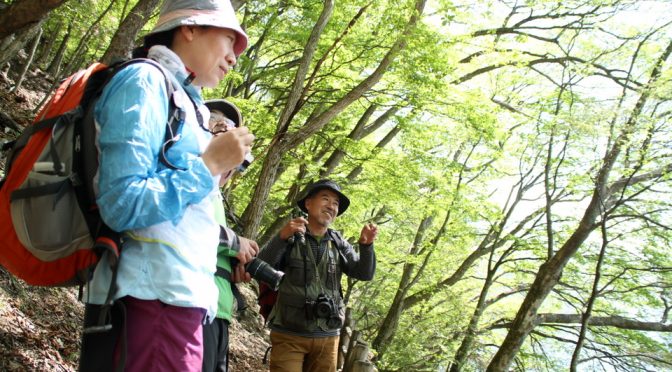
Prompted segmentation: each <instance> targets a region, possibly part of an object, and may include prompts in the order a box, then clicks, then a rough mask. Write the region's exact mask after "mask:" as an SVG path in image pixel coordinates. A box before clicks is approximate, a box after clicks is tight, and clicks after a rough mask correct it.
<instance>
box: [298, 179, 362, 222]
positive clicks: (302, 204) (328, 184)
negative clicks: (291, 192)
mask: <svg viewBox="0 0 672 372" xmlns="http://www.w3.org/2000/svg"><path fill="white" fill-rule="evenodd" d="M325 189H326V190H331V191H333V192H335V193H336V195H338V214H337V216H340V215H341V214H343V213H345V211H346V210H347V209H348V207H349V206H350V199H348V197H347V196H345V195H344V194H343V193H342V192H341V188H340V187H339V186H338V184H336V182H334V181H331V180H319V181H317V182H315V183H314V184H312V185H311V186H310V189H309V190H308V192H307V193H306V196H304V197H303V198H302V199H301V200H299V201H297V202H296V205H298V206H299V208H301V210H302V211H304V212H306V213H308V210H307V209H306V199H308V198H310V197H311V196H313V195H315V194H316V193H317V192H318V191H320V190H325Z"/></svg>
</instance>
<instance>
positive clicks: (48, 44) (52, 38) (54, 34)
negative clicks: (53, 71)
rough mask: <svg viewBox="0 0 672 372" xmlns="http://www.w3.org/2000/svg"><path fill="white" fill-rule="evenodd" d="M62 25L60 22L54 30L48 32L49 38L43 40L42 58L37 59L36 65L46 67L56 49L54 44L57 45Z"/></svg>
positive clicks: (41, 47)
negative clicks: (48, 59)
mask: <svg viewBox="0 0 672 372" xmlns="http://www.w3.org/2000/svg"><path fill="white" fill-rule="evenodd" d="M62 25H63V23H62V21H60V20H59V22H58V24H57V25H56V26H55V27H54V28H53V29H52V30H47V37H46V38H45V39H43V40H44V41H43V42H42V43H41V44H42V45H41V46H40V56H39V57H37V60H36V61H35V64H37V65H38V66H40V67H42V66H44V64H45V63H46V61H47V58H49V55H50V54H51V51H52V50H53V48H54V44H56V39H57V38H58V33H59V30H60V29H61V26H62Z"/></svg>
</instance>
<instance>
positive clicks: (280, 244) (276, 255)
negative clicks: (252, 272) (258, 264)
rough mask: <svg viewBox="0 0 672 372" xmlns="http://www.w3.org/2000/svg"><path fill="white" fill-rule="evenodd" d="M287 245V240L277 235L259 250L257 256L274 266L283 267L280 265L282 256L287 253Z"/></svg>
mask: <svg viewBox="0 0 672 372" xmlns="http://www.w3.org/2000/svg"><path fill="white" fill-rule="evenodd" d="M287 247H288V244H287V242H286V241H284V240H282V239H280V236H277V235H276V236H275V237H274V238H273V239H271V241H269V242H268V243H267V244H266V245H265V246H264V247H263V248H262V249H261V250H260V251H259V255H257V257H258V258H259V259H261V260H262V261H264V262H266V263H267V264H269V265H271V266H273V267H274V268H276V269H281V268H280V267H278V265H279V263H280V260H281V259H282V256H283V255H284V254H285V251H286V250H287Z"/></svg>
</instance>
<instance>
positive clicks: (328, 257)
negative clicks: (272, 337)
mask: <svg viewBox="0 0 672 372" xmlns="http://www.w3.org/2000/svg"><path fill="white" fill-rule="evenodd" d="M318 244H319V243H318ZM304 262H305V265H304ZM316 270H317V274H316ZM283 271H284V272H285V277H284V279H283V281H282V283H281V284H280V289H279V290H278V300H277V303H276V304H275V306H274V307H273V311H271V314H270V316H269V318H270V321H269V323H270V324H272V325H273V326H277V327H279V328H282V329H287V330H290V331H293V332H299V333H312V332H320V331H325V332H327V331H334V330H338V329H340V327H337V328H333V327H329V326H328V325H327V318H322V317H318V316H317V315H316V311H315V301H316V300H317V299H318V296H320V295H326V298H329V299H333V307H334V308H335V309H336V312H337V314H338V317H339V318H340V321H341V322H342V321H343V319H344V318H345V306H344V304H343V299H342V298H341V293H340V279H341V269H340V265H339V255H338V251H337V248H336V247H334V244H333V242H332V241H331V240H329V241H328V245H327V249H326V251H325V252H324V253H323V254H322V257H320V262H318V263H317V264H316V263H315V258H314V257H313V251H312V249H310V245H309V244H308V243H307V242H306V243H305V244H303V245H300V244H297V245H296V246H294V247H292V248H291V252H290V254H289V257H288V259H287V261H286V262H285V267H284V269H283ZM323 304H324V303H323ZM322 308H323V309H324V307H322Z"/></svg>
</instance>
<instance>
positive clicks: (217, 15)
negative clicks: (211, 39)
mask: <svg viewBox="0 0 672 372" xmlns="http://www.w3.org/2000/svg"><path fill="white" fill-rule="evenodd" d="M179 26H212V27H219V28H227V29H230V30H232V31H234V32H235V33H236V42H235V44H234V45H233V53H234V54H235V55H236V57H238V56H240V55H241V54H242V53H243V51H244V50H245V48H247V43H248V39H247V34H246V33H245V31H243V28H242V27H240V23H238V19H237V18H236V13H235V11H234V10H233V6H232V5H231V2H230V1H229V0H166V1H165V2H164V3H163V6H162V7H161V13H160V14H159V20H158V21H157V22H156V25H155V26H154V28H153V29H152V31H150V32H149V33H148V34H147V35H151V34H157V33H159V32H163V31H168V30H172V29H174V28H176V27H179Z"/></svg>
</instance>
